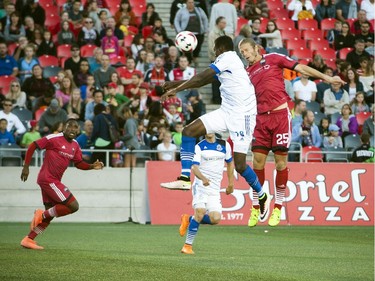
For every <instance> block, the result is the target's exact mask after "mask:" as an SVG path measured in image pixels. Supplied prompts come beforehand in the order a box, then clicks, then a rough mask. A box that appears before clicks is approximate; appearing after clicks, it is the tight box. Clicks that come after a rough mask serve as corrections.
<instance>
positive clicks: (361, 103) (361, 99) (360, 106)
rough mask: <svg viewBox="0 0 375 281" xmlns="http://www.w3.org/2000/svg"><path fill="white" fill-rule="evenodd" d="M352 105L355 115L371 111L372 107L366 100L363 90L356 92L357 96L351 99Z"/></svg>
mask: <svg viewBox="0 0 375 281" xmlns="http://www.w3.org/2000/svg"><path fill="white" fill-rule="evenodd" d="M350 106H351V109H352V112H353V114H354V115H355V114H357V113H360V112H370V107H369V106H368V105H367V103H366V101H365V94H364V93H363V92H357V93H356V94H355V98H354V99H352V100H351V102H350Z"/></svg>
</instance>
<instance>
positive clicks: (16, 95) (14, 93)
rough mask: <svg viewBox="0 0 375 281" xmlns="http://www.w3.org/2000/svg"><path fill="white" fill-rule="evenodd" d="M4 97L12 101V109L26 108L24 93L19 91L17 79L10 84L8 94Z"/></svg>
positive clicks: (19, 86)
mask: <svg viewBox="0 0 375 281" xmlns="http://www.w3.org/2000/svg"><path fill="white" fill-rule="evenodd" d="M5 97H6V98H7V99H9V100H11V101H12V104H13V106H12V109H13V108H15V107H26V93H25V92H23V91H21V84H20V82H19V81H18V80H17V79H15V80H13V81H12V82H11V83H10V88H9V92H8V93H7V94H6V96H5Z"/></svg>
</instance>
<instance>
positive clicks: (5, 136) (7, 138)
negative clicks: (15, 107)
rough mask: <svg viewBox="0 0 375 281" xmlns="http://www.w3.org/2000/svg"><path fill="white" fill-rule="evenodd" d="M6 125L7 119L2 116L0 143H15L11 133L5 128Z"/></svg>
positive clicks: (0, 121)
mask: <svg viewBox="0 0 375 281" xmlns="http://www.w3.org/2000/svg"><path fill="white" fill-rule="evenodd" d="M7 126H8V120H6V119H5V118H2V119H1V120H0V145H5V144H14V143H16V141H15V140H14V137H13V135H12V134H11V133H10V132H9V131H8V130H7Z"/></svg>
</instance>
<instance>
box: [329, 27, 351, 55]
mask: <svg viewBox="0 0 375 281" xmlns="http://www.w3.org/2000/svg"><path fill="white" fill-rule="evenodd" d="M354 43H355V37H354V35H353V34H351V33H350V25H349V23H347V22H343V23H342V29H341V33H340V34H338V35H337V36H336V37H335V41H334V43H333V45H334V46H335V49H336V50H337V51H339V50H341V49H342V48H353V47H354Z"/></svg>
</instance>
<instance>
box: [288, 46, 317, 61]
mask: <svg viewBox="0 0 375 281" xmlns="http://www.w3.org/2000/svg"><path fill="white" fill-rule="evenodd" d="M290 55H291V56H296V57H297V58H298V59H312V51H311V50H310V49H307V48H303V47H301V48H297V49H293V50H290Z"/></svg>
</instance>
